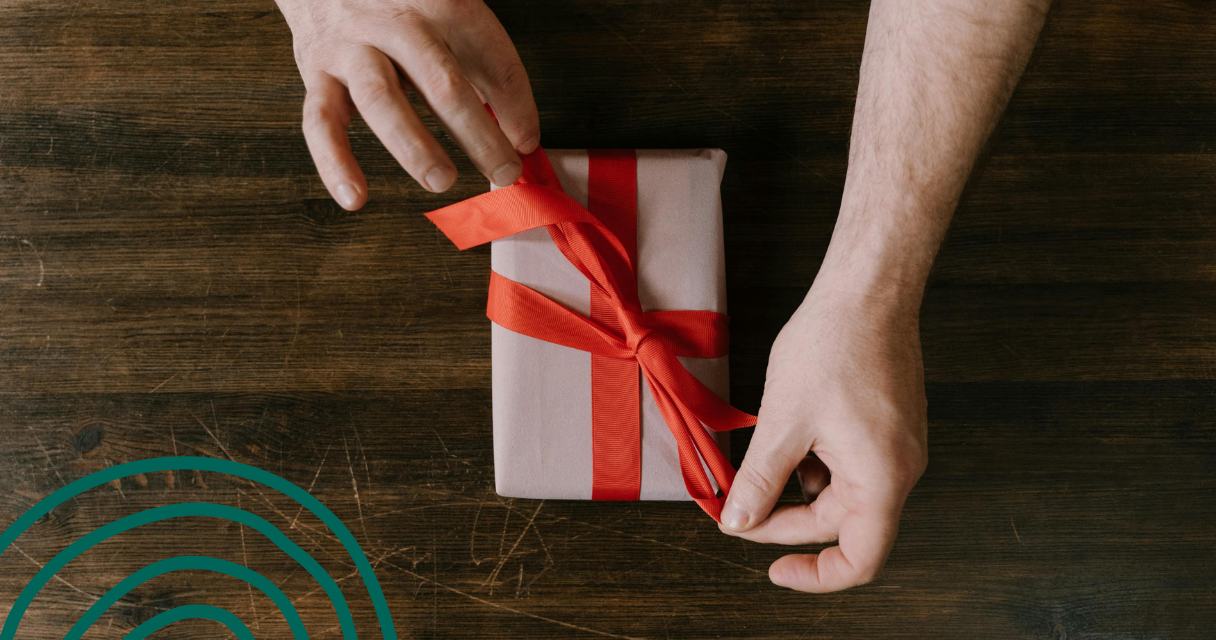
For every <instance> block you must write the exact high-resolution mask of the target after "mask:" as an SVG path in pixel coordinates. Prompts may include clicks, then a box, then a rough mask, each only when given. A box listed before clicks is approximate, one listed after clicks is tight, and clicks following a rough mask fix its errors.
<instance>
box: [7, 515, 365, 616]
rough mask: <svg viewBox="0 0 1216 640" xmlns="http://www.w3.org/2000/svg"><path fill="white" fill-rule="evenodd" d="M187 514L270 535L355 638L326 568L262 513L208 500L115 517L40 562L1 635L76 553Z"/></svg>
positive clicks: (343, 601) (347, 609)
mask: <svg viewBox="0 0 1216 640" xmlns="http://www.w3.org/2000/svg"><path fill="white" fill-rule="evenodd" d="M186 516H209V517H212V518H223V519H225V520H231V521H232V522H239V523H241V524H243V525H246V526H248V527H250V528H252V529H255V530H257V531H258V532H260V533H262V534H263V535H265V536H266V537H267V538H270V541H271V542H274V543H275V544H276V545H278V547H279V548H280V549H282V550H283V551H286V552H287V555H290V556H291V557H292V558H294V559H295V560H296V562H299V563H300V565H301V566H303V567H304V569H305V570H306V571H308V573H310V574H312V576H313V577H314V578H316V579H317V582H318V583H319V584H320V585H321V588H322V589H324V590H325V593H326V594H328V595H329V599H330V601H331V602H332V603H333V605H334V609H335V610H336V611H337V614H338V623H339V624H340V625H341V627H342V637H343V638H346V639H348V640H354V638H356V634H355V621H354V620H353V619H352V618H351V615H350V607H349V606H348V605H347V604H346V598H345V597H344V596H343V595H342V590H341V589H339V588H338V584H337V583H336V582H334V579H333V578H331V577H330V576H329V574H328V573H326V572H325V569H323V568H321V565H319V564H317V561H316V560H313V559H312V556H309V555H308V554H307V553H305V552H304V550H303V549H301V548H300V547H299V545H297V544H296V543H294V542H292V541H291V539H290V538H288V537H287V536H285V535H283V533H282V532H281V531H279V530H278V529H276V528H275V526H274V525H272V524H270V523H269V522H267V521H266V520H265V519H263V518H262V517H261V516H257V515H254V514H252V513H249V512H248V511H243V510H241V509H237V508H236V507H229V506H227V505H222V504H213V503H210V502H183V503H181V504H170V505H166V506H163V507H156V508H155V509H147V510H145V511H140V512H139V513H136V514H132V515H129V516H127V517H125V518H123V519H121V520H115V521H114V522H111V523H109V524H107V525H105V526H104V527H99V528H97V529H94V530H93V531H90V532H89V533H88V534H87V535H85V536H84V537H82V538H81V539H79V540H77V541H75V542H73V543H72V544H70V545H68V547H67V548H66V549H64V550H63V551H60V552H59V554H58V555H56V556H55V557H54V558H52V559H51V560H50V562H47V563H46V564H45V565H43V567H42V568H41V569H39V570H38V573H37V574H35V575H34V578H33V580H30V582H29V584H27V585H25V588H24V589H22V590H21V594H20V595H18V596H17V601H16V602H14V603H13V608H12V610H11V611H10V612H9V614H8V618H7V619H6V620H5V621H4V628H3V630H0V638H3V639H4V640H11V639H12V638H13V636H14V635H15V634H16V632H17V625H19V624H21V617H22V616H23V615H24V614H25V610H26V609H27V608H29V606H30V603H31V602H33V600H34V596H37V595H38V591H39V590H41V589H42V587H43V586H45V585H46V583H47V582H50V580H51V578H53V577H55V573H56V572H57V571H59V570H60V569H62V568H63V567H64V566H65V565H67V563H69V562H71V561H72V559H73V558H75V557H76V556H79V555H80V554H82V553H84V552H85V551H88V550H89V549H92V548H93V547H94V546H95V545H96V544H98V543H100V542H102V541H104V540H107V539H109V538H112V537H114V536H115V535H118V534H120V533H122V532H124V531H129V530H131V529H134V528H135V527H138V526H141V525H145V524H148V523H149V522H157V521H159V520H168V519H170V518H182V517H186Z"/></svg>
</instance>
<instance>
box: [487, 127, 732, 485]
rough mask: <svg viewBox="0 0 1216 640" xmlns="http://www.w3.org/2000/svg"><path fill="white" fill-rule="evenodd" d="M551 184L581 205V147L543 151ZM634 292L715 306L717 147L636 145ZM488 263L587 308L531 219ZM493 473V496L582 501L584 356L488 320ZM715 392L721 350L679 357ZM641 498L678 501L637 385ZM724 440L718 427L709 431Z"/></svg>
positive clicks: (676, 480) (655, 416) (674, 457)
mask: <svg viewBox="0 0 1216 640" xmlns="http://www.w3.org/2000/svg"><path fill="white" fill-rule="evenodd" d="M545 153H546V154H547V155H548V157H549V160H550V162H551V163H552V165H553V168H554V170H555V171H556V172H557V175H558V177H559V178H560V179H561V183H562V188H563V189H565V191H566V193H568V194H569V195H570V196H571V197H572V198H574V199H575V200H577V201H578V202H579V203H581V204H582V205H583V206H584V207H585V206H587V152H586V151H582V150H549V149H546V150H545ZM637 162H638V164H637V174H638V211H637V216H638V294H639V297H640V301H641V303H642V308H643V310H645V311H658V310H668V309H701V310H707V311H717V312H720V313H726V279H725V273H726V260H725V256H724V253H723V248H722V201H721V198H720V195H719V185H720V184H721V182H722V172H723V170H724V169H725V166H726V154H725V153H724V152H723V151H721V150H719V149H700V150H684V151H660V150H639V151H638V152H637ZM490 264H491V268H493V269H494V271H497V272H498V273H499V274H501V275H504V276H506V277H508V278H510V279H512V280H515V281H516V282H519V283H520V284H523V285H526V286H529V287H531V288H533V289H535V290H536V291H538V292H540V293H542V294H544V295H546V296H548V297H549V298H552V299H553V300H556V301H557V302H560V303H562V304H564V305H566V306H567V307H570V308H572V309H574V310H576V311H578V312H579V313H582V314H584V315H587V314H589V313H590V305H591V301H590V298H591V294H590V289H589V285H588V282H587V280H586V278H584V277H583V275H582V274H580V273H579V272H578V270H577V269H575V268H574V266H573V265H571V264H570V263H569V262H567V261H566V259H565V257H564V256H562V254H561V252H560V251H558V249H557V246H556V245H554V244H553V240H552V239H550V237H549V232H548V231H547V230H545V229H543V228H541V229H533V230H531V231H526V232H523V233H519V234H515V235H513V236H510V237H507V238H503V239H501V240H495V241H494V242H493V243H492V248H491V258H490ZM492 357H493V361H492V369H493V385H494V386H493V397H494V475H495V483H496V485H497V491H498V493H499V495H502V496H507V497H515V498H556V499H562V498H565V499H576V500H590V499H591V355H590V354H588V353H586V352H583V351H577V350H575V349H570V348H567V347H562V346H558V345H555V344H551V343H548V342H544V341H541V340H537V339H536V338H531V337H528V336H525V335H521V334H518V333H514V332H512V331H510V330H507V329H504V328H502V327H500V326H498V325H496V324H495V325H492ZM680 360H681V362H683V363H684V365H685V367H686V368H687V369H688V370H689V372H691V373H692V374H693V375H695V376H696V377H697V378H698V379H700V380H701V381H702V382H703V383H705V385H706V386H708V387H709V388H710V389H712V390H713V391H714V392H715V393H717V394H718V395H719V396H721V397H722V398H723V399H727V400H729V398H728V395H727V394H728V390H729V383H728V378H727V374H728V367H727V359H726V358H725V357H723V358H680ZM641 387H642V421H641V424H642V490H641V496H640V497H641V499H642V500H690V498H689V496H688V492H687V490H686V489H685V488H684V480H683V478H682V477H681V475H680V461H679V454H678V452H677V450H676V444H675V440H674V438H673V437H672V435H671V432H670V431H669V430H668V429H667V424H666V423H665V422H664V420H663V416H662V415H661V414H660V413H659V409H658V407H657V406H656V405H655V403H654V400H653V398H651V397H650V390H649V389H648V388H647V386H646V384H645V383H644V382H643V383H642V385H641ZM715 436H716V437H717V440H718V442H719V445H720V446H722V447H724V448H725V447H726V446H727V443H728V442H729V434H725V433H723V434H715Z"/></svg>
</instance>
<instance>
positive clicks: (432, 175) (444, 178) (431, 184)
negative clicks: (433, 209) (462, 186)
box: [422, 167, 456, 193]
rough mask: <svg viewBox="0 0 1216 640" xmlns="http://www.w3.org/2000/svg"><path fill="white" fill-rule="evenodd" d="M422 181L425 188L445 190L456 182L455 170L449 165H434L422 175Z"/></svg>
mask: <svg viewBox="0 0 1216 640" xmlns="http://www.w3.org/2000/svg"><path fill="white" fill-rule="evenodd" d="M422 182H423V183H424V184H425V185H426V188H427V189H430V190H431V191H434V192H436V193H439V192H441V191H447V190H448V187H450V186H452V183H453V182H456V172H455V171H452V169H451V168H449V167H435V168H434V169H431V170H430V171H427V172H426V175H425V176H422Z"/></svg>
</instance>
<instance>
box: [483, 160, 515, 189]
mask: <svg viewBox="0 0 1216 640" xmlns="http://www.w3.org/2000/svg"><path fill="white" fill-rule="evenodd" d="M522 172H523V170H522V169H521V168H520V166H519V163H518V162H508V163H507V164H504V165H502V166H501V167H499V168H497V169H495V170H494V173H493V174H491V175H490V180H492V181H494V184H496V185H498V186H500V187H507V186H510V185H511V184H513V183H514V182H515V181H516V180H519V176H520V174H521V173H522Z"/></svg>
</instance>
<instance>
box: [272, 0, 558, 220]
mask: <svg viewBox="0 0 1216 640" xmlns="http://www.w3.org/2000/svg"><path fill="white" fill-rule="evenodd" d="M278 2H279V7H280V8H281V9H282V11H283V15H284V16H285V17H286V18H287V23H288V25H290V27H291V32H292V34H293V36H294V39H295V54H296V64H297V65H299V67H300V75H301V76H303V78H304V85H305V87H306V88H307V89H308V95H307V97H306V98H305V99H304V138H305V139H306V140H307V141H308V149H309V151H310V152H311V153H312V158H313V161H314V162H315V163H316V165H317V170H318V171H319V172H320V174H321V180H322V181H324V182H325V187H326V189H328V190H329V193H330V195H332V196H333V197H334V199H335V200H337V201H338V203H339V204H340V205H342V207H343V208H345V209H348V210H351V211H353V210H355V209H358V208H359V207H361V206H363V203H364V202H366V201H367V181H366V180H365V179H364V177H363V171H362V170H361V169H360V168H359V165H358V163H357V162H355V158H354V156H353V155H352V154H351V149H350V141H349V140H348V139H347V136H346V128H347V126H349V124H350V119H351V116H352V114H353V112H354V110H356V109H357V110H358V112H359V113H360V114H361V115H362V116H363V119H364V120H365V121H366V122H367V125H368V126H369V127H371V129H372V131H373V132H374V133H375V134H376V136H377V137H378V138H380V140H381V142H383V143H384V146H385V147H387V148H388V150H389V152H390V153H392V154H393V157H394V158H396V159H397V162H399V163H401V166H402V167H403V168H404V169H405V170H406V171H407V172H409V174H410V175H411V176H413V177H414V179H415V180H417V181H418V184H420V185H422V186H423V187H424V188H426V189H428V190H430V191H434V192H440V191H445V190H447V189H448V187H450V186H452V183H454V182H455V181H456V167H455V165H453V164H452V161H451V159H450V158H448V156H447V154H446V153H444V150H443V148H442V147H441V146H440V145H439V143H438V142H437V141H436V140H435V138H434V136H432V135H431V133H430V132H429V131H427V128H426V126H425V125H423V124H422V121H421V120H420V119H419V118H418V114H416V113H415V112H414V109H413V108H412V107H411V106H410V103H409V100H408V99H407V98H406V91H407V90H415V91H417V92H418V93H419V94H420V95H421V97H422V99H423V100H425V101H426V103H427V105H428V106H429V108H430V110H431V112H432V113H434V114H435V117H436V118H438V120H439V122H440V124H442V125H443V127H444V128H445V129H446V130H447V131H448V133H449V134H450V135H451V137H452V138H453V139H454V140H455V141H456V143H457V144H458V145H460V147H461V148H462V149H464V150H465V152H466V153H468V155H469V158H470V159H472V161H473V164H475V165H476V166H477V169H478V170H479V171H481V172H482V173H483V174H485V176H486V177H487V178H489V179H490V180H492V181H493V182H494V183H495V184H499V185H509V184H511V183H513V182H515V180H516V179H518V178H519V176H520V172H521V167H522V165H521V163H520V160H519V155H518V154H520V153H523V154H527V153H531V152H532V151H533V150H535V149H536V147H537V145H538V144H539V143H540V125H539V122H538V119H537V113H536V103H535V102H534V101H533V100H532V88H531V85H529V84H528V75H527V73H526V72H525V71H524V67H523V64H522V63H521V62H520V60H519V54H518V53H516V51H515V46H514V45H512V44H511V39H510V38H508V37H507V33H506V32H505V31H504V30H503V28H502V25H501V24H499V22H498V19H497V18H495V17H494V13H493V12H491V11H490V9H489V8H488V7H486V5H485V4H484V3H482V2H481V0H278ZM483 103H489V104H490V105H491V106H492V107H493V108H494V113H495V115H497V117H498V120H499V123H498V124H496V123H495V122H494V119H493V118H492V117H491V116H490V114H489V113H487V112H486V110H485V108H484V106H483ZM500 124H501V128H500Z"/></svg>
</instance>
